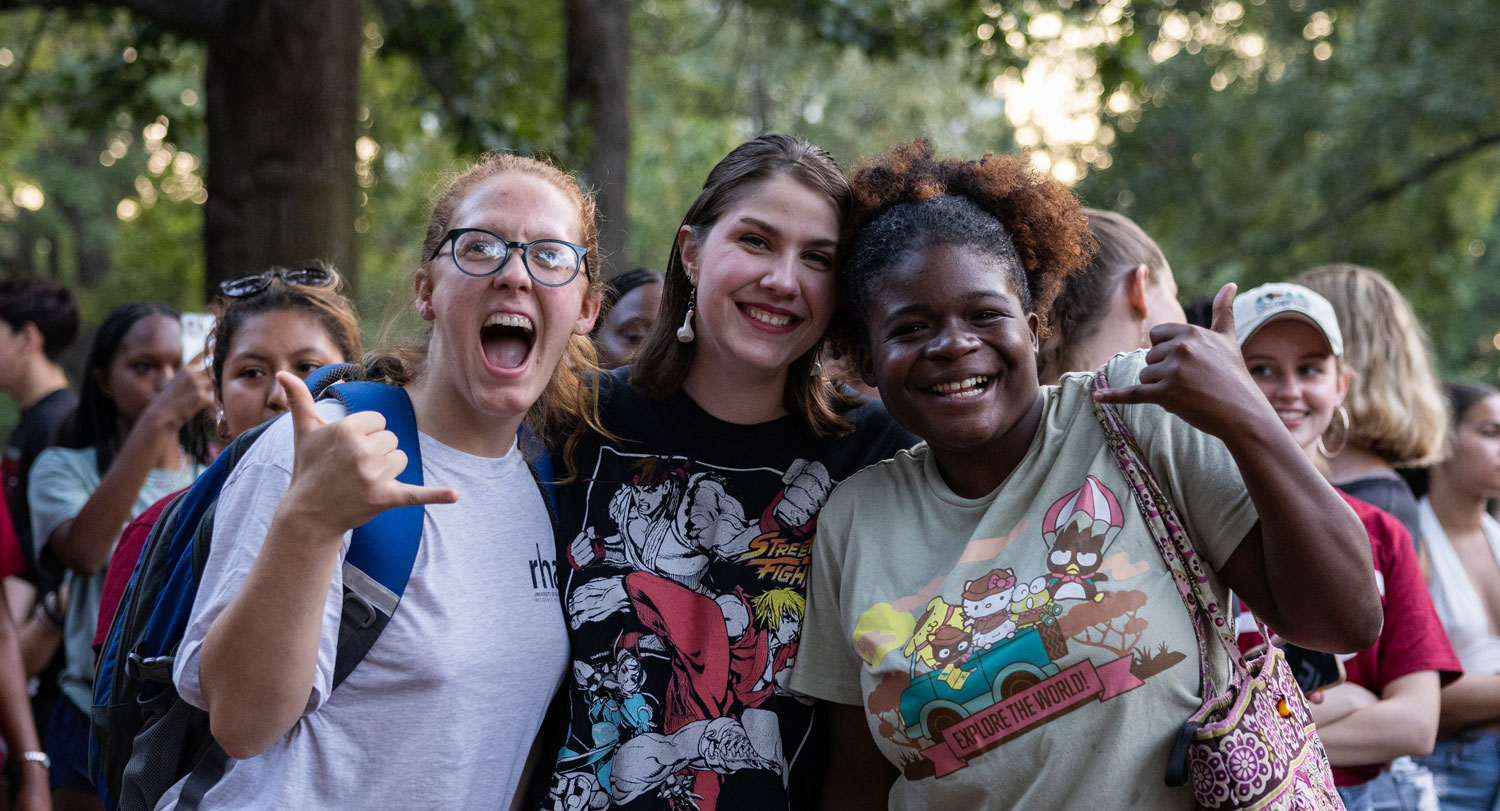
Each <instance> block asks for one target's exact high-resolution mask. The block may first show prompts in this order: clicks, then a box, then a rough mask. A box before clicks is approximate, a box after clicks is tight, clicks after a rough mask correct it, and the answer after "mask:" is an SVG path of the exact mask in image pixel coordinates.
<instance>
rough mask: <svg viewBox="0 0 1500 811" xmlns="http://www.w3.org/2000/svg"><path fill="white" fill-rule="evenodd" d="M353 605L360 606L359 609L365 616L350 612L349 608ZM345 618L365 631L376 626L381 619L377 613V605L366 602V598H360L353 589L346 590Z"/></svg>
mask: <svg viewBox="0 0 1500 811" xmlns="http://www.w3.org/2000/svg"><path fill="white" fill-rule="evenodd" d="M351 605H354V606H358V607H359V608H361V609H363V610H364V616H363V617H361V616H360V614H359V612H357V611H350V610H349V607H350V606H351ZM344 618H345V619H346V620H347V621H348V622H349V624H351V625H353V626H354V627H355V628H358V629H359V630H364V629H366V628H369V627H370V626H372V625H374V624H375V621H376V620H377V619H379V618H380V612H379V611H376V610H375V605H374V604H373V603H371V602H370V601H369V600H366V599H365V598H364V597H362V596H360V595H359V593H358V592H355V591H354V590H352V589H345V590H344Z"/></svg>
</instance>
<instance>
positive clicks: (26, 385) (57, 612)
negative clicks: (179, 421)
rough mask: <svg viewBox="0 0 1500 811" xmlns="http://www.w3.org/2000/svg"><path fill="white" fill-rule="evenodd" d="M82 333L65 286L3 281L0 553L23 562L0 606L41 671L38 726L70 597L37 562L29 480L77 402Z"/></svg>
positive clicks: (35, 709) (26, 662)
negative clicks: (4, 425)
mask: <svg viewBox="0 0 1500 811" xmlns="http://www.w3.org/2000/svg"><path fill="white" fill-rule="evenodd" d="M77 338H78V304H77V302H75V301H74V299H73V294H72V293H71V292H69V291H68V289H67V288H66V287H63V286H62V285H59V284H57V283H56V282H53V281H51V280H48V279H42V278H39V277H35V276H21V277H15V278H10V279H6V280H4V281H0V392H4V393H5V395H6V396H7V397H9V398H10V399H11V400H12V401H14V402H15V404H16V406H17V407H18V408H19V409H20V412H21V413H20V417H19V419H18V420H17V421H16V426H15V428H14V429H13V430H12V431H11V433H10V436H9V437H8V438H7V439H6V442H5V450H4V453H3V457H0V477H3V486H0V490H3V491H4V498H5V502H6V505H7V506H8V507H9V510H10V517H11V522H12V524H13V526H14V529H15V537H16V543H15V545H13V546H9V547H0V558H4V557H7V556H9V557H10V558H11V560H12V562H13V565H12V568H16V562H17V561H18V562H19V568H18V569H17V571H16V574H15V575H14V576H7V577H4V578H3V579H0V584H3V589H4V591H3V596H4V598H5V600H4V602H3V603H0V605H4V606H6V607H8V609H9V613H10V614H11V616H12V617H14V618H15V620H16V625H15V629H16V636H15V637H14V638H15V640H16V643H17V644H18V645H19V648H20V656H21V660H22V663H23V667H24V669H25V673H26V675H27V676H36V677H39V679H38V681H37V682H36V695H35V697H34V698H33V699H32V701H31V707H32V714H33V718H35V719H37V721H38V724H39V725H40V723H41V722H42V721H44V720H45V719H46V718H48V717H49V716H50V715H51V712H52V705H53V704H54V703H55V702H56V701H57V699H58V695H59V693H58V689H57V676H58V674H59V673H60V672H61V671H62V657H61V656H59V655H57V654H58V645H59V643H60V642H61V641H62V625H61V623H60V622H59V618H60V617H61V616H62V611H63V609H64V608H66V602H67V601H66V595H65V594H63V593H60V592H59V591H58V586H59V581H58V578H57V577H56V575H55V573H56V572H57V571H58V568H57V566H56V563H55V561H49V563H48V565H45V566H38V565H37V560H36V553H35V547H34V546H33V544H32V540H31V509H30V507H29V506H28V505H27V503H26V483H27V481H28V479H29V477H30V474H31V466H32V464H33V463H34V462H35V461H36V457H37V455H38V454H40V453H41V452H42V451H43V450H44V449H45V448H47V447H48V446H50V445H51V444H52V443H53V442H54V440H55V439H56V438H57V429H58V427H59V426H60V425H62V422H63V420H64V419H65V418H66V417H67V416H68V414H70V413H72V412H73V409H74V408H76V407H77V406H78V395H77V394H76V393H74V392H73V390H72V389H70V388H68V379H67V375H65V374H64V372H63V368H62V363H61V359H62V354H63V353H64V352H65V351H67V350H68V348H69V347H71V346H72V345H73V343H74V341H75V340H76V339H77ZM7 549H8V550H9V551H7ZM0 644H3V643H0Z"/></svg>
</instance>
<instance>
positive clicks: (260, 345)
mask: <svg viewBox="0 0 1500 811" xmlns="http://www.w3.org/2000/svg"><path fill="white" fill-rule="evenodd" d="M339 284H340V279H339V275H338V272H337V271H335V270H333V269H332V268H296V269H291V270H285V269H281V268H277V269H274V270H272V271H271V272H269V273H257V274H255V275H253V276H245V277H242V278H239V279H231V280H230V281H227V282H224V283H223V284H220V285H219V291H220V293H221V295H220V297H219V299H218V301H216V302H214V306H213V308H212V309H213V312H214V315H215V316H216V318H215V320H214V331H213V336H212V342H211V343H212V345H211V348H210V360H209V364H208V366H209V369H210V371H211V372H212V375H213V391H214V406H215V414H216V419H215V435H214V438H215V440H216V441H218V442H221V443H224V444H226V445H227V444H228V443H230V442H233V441H234V439H235V437H237V436H239V435H240V434H242V433H244V432H245V431H248V430H250V429H251V428H254V427H255V426H257V425H259V424H261V423H263V422H265V421H266V420H269V419H274V418H275V417H277V416H280V415H281V414H284V413H286V410H287V400H286V392H285V391H284V390H283V389H282V388H281V385H280V384H279V383H277V382H276V373H277V372H291V373H292V374H294V375H296V376H297V377H300V378H305V377H307V376H308V375H309V374H311V373H312V372H313V370H314V369H317V368H318V367H320V366H326V365H328V364H330V363H343V362H348V361H355V360H358V359H359V352H360V331H359V315H358V314H357V313H355V312H354V305H353V304H352V303H351V302H350V301H349V299H347V298H345V297H344V296H343V294H342V293H340V292H339V289H338V288H339ZM176 495H177V493H172V494H171V495H169V496H167V497H165V498H163V499H161V500H160V501H158V502H156V503H155V504H153V505H151V507H150V509H148V510H146V511H145V512H143V513H141V514H140V515H139V516H137V517H136V519H135V520H134V521H132V522H130V525H129V526H127V527H126V528H125V531H124V532H123V533H121V535H120V541H119V542H118V543H116V544H115V551H114V553H113V554H112V555H111V557H110V559H109V574H108V575H107V576H106V577H105V580H104V592H103V595H102V597H101V598H100V601H99V623H98V626H99V627H98V630H97V632H96V633H95V635H94V649H95V650H98V649H99V646H101V645H103V644H104V637H105V636H106V635H107V634H108V633H109V626H110V623H111V622H112V621H113V620H114V617H115V611H116V609H117V608H118V607H119V605H120V598H121V597H122V596H123V595H124V593H125V586H126V585H127V584H129V583H130V576H131V574H132V573H133V572H134V571H135V563H136V559H137V558H139V557H140V556H141V548H142V547H143V546H144V545H145V543H146V538H147V536H149V535H150V534H151V527H152V526H153V525H154V524H155V523H156V519H157V518H160V517H161V513H162V510H164V509H166V507H167V504H169V503H170V502H171V501H172V499H173V498H175V497H176Z"/></svg>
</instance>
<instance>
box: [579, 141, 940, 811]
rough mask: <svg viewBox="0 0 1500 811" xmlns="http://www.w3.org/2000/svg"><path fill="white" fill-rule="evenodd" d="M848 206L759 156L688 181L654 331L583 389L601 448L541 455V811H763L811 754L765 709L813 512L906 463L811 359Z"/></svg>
mask: <svg viewBox="0 0 1500 811" xmlns="http://www.w3.org/2000/svg"><path fill="white" fill-rule="evenodd" d="M849 208H850V197H849V187H848V184H847V183H846V181H845V180H844V176H843V174H842V173H840V171H839V169H838V167H837V166H835V165H834V162H833V160H832V159H831V158H830V157H829V156H828V154H827V153H826V152H824V151H823V150H821V149H819V148H817V147H815V146H813V145H811V144H809V143H807V142H806V141H803V140H801V139H798V138H795V137H792V136H786V135H767V136H764V137H761V138H757V139H755V140H753V141H749V142H747V143H745V144H742V145H741V146H739V147H738V148H736V149H735V150H734V151H733V152H731V153H730V154H729V155H728V156H727V157H725V158H724V159H723V160H722V161H720V162H719V164H718V165H717V166H716V167H714V169H713V171H712V172H710V173H709V175H708V180H707V181H706V182H705V183H704V186H703V191H702V193H701V194H700V195H699V196H698V198H697V200H695V201H694V202H693V204H692V206H691V207H690V208H689V209H688V212H687V216H686V217H684V219H683V223H682V227H681V228H680V229H679V230H678V232H677V238H676V241H675V243H674V244H673V246H672V251H671V256H670V259H669V263H668V266H667V272H666V278H665V285H664V288H663V290H662V310H661V316H660V318H659V319H658V320H657V322H656V323H655V325H654V326H653V327H652V329H651V332H650V333H649V334H648V336H647V337H646V340H645V343H644V344H643V346H642V347H641V349H640V352H639V353H638V354H637V355H636V357H635V360H634V362H633V365H632V366H631V367H630V368H629V369H620V370H617V371H615V372H612V373H610V374H609V375H607V376H605V377H603V378H602V381H603V382H602V385H601V392H600V398H601V416H602V428H603V430H601V429H597V428H596V429H591V430H585V431H580V432H578V433H577V434H575V435H573V436H571V437H569V439H568V441H567V442H565V443H564V444H562V445H561V446H558V447H557V453H558V461H559V462H560V464H559V465H558V467H559V469H560V470H561V471H563V472H564V473H566V474H568V476H569V478H568V480H567V483H566V484H565V485H564V486H562V487H561V488H560V489H559V490H558V506H559V509H558V512H559V521H560V529H559V535H558V537H559V540H560V544H559V549H558V557H559V562H561V561H562V560H566V561H567V564H568V566H567V569H566V570H565V571H564V573H563V574H562V575H561V577H560V578H559V579H560V581H561V585H562V589H563V598H564V602H565V610H566V611H567V614H568V621H569V627H570V631H571V633H570V640H571V642H572V646H573V661H572V666H571V668H570V671H569V673H570V676H571V678H569V679H568V681H567V683H566V685H565V688H564V689H565V690H566V697H567V701H568V707H569V717H568V719H567V723H566V728H565V729H562V730H560V732H561V733H562V734H563V736H564V738H565V740H564V741H563V744H562V748H561V751H560V753H559V754H558V757H557V759H556V761H555V762H554V763H553V764H552V765H553V769H554V772H553V777H552V781H551V792H552V800H553V802H555V803H558V804H566V807H570V808H573V807H576V808H595V809H598V808H606V807H610V806H612V805H625V804H630V807H631V808H638V807H644V808H688V807H693V808H697V809H700V811H711V810H712V809H721V810H722V809H736V808H745V809H764V808H785V807H787V806H788V804H789V803H790V804H795V802H793V800H792V798H794V797H802V798H804V799H805V798H810V797H812V796H814V791H813V788H812V784H811V783H810V780H811V779H812V778H813V777H814V775H813V774H812V773H811V772H812V770H811V769H810V768H809V767H808V763H809V762H810V761H813V760H816V759H817V757H816V755H817V752H816V751H815V750H816V748H817V747H818V745H819V742H820V740H821V739H816V738H815V736H814V735H813V726H812V717H813V708H812V705H811V702H810V701H808V700H806V699H804V698H801V697H799V696H794V695H792V694H791V693H789V692H787V690H786V689H785V683H786V679H787V677H788V675H789V673H790V669H791V666H792V663H793V662H794V661H795V660H796V657H797V646H798V642H797V640H798V636H799V632H800V628H801V621H802V613H803V606H804V604H805V600H804V588H805V585H806V574H807V563H808V560H809V553H810V549H811V547H812V543H813V537H814V535H815V532H816V527H817V516H818V511H819V510H820V509H821V508H822V505H823V501H824V499H825V498H826V497H827V496H828V492H829V490H831V489H832V487H833V485H834V484H835V483H837V482H838V481H839V480H840V479H842V478H844V477H845V476H848V475H849V474H851V473H853V472H854V471H856V470H858V469H860V468H861V467H863V466H865V465H867V464H869V463H871V462H873V461H876V460H878V459H882V458H885V457H887V456H890V455H891V454H892V453H894V452H895V451H896V450H897V449H899V448H903V447H906V446H908V445H910V444H911V439H910V437H909V436H908V435H906V434H905V432H903V431H901V430H899V429H898V428H896V427H895V426H894V424H893V423H892V422H891V420H890V419H889V418H888V417H886V415H885V413H884V411H883V410H881V409H880V407H879V406H878V404H872V405H864V404H862V402H861V401H860V399H859V398H857V397H854V396H851V395H849V394H847V393H845V392H843V391H840V390H839V389H837V388H835V386H834V385H833V384H831V383H830V382H829V381H828V380H827V379H826V378H825V377H823V376H822V375H821V374H820V373H819V367H818V364H817V361H818V358H819V356H820V354H821V353H822V351H823V346H824V334H825V332H826V331H827V328H828V324H829V321H830V319H831V318H832V316H833V303H834V289H835V286H836V282H837V277H838V268H839V266H840V260H841V251H842V250H843V242H842V237H841V234H842V232H843V227H844V224H845V220H846V218H847V216H848V212H849Z"/></svg>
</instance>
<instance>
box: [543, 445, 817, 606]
mask: <svg viewBox="0 0 1500 811" xmlns="http://www.w3.org/2000/svg"><path fill="white" fill-rule="evenodd" d="M686 464H687V463H686V461H685V460H682V459H663V458H660V457H648V458H646V459H642V460H641V461H640V462H638V463H636V465H635V474H634V476H633V477H632V479H631V481H630V483H628V484H625V485H623V486H621V487H620V488H619V489H618V490H616V491H615V493H614V495H613V496H611V497H610V500H609V517H610V519H611V520H613V521H614V522H615V526H616V527H618V532H617V533H616V534H614V535H609V536H606V537H599V536H598V535H597V534H596V532H595V530H594V527H592V526H587V527H584V529H583V531H581V532H579V533H578V535H577V536H576V537H575V538H574V539H573V542H572V544H570V546H569V550H568V551H569V557H570V558H571V559H572V564H573V568H574V569H583V568H585V567H588V566H590V565H593V564H594V563H596V562H599V561H601V560H602V561H603V562H604V563H608V564H611V565H616V566H628V567H631V568H634V569H637V570H640V571H645V572H654V573H656V574H659V575H661V576H662V577H665V578H668V579H670V580H673V581H676V582H677V583H680V584H682V585H684V586H686V587H688V588H690V589H693V590H695V591H697V590H701V588H702V585H703V577H704V575H705V573H707V571H708V567H709V564H710V563H711V562H712V561H713V560H714V559H716V558H717V559H720V560H733V559H736V558H738V557H740V556H741V555H744V554H745V552H746V551H747V550H749V549H750V548H751V545H752V543H753V542H755V541H756V540H757V539H761V540H765V539H767V538H768V537H771V538H786V539H794V538H806V537H810V536H811V535H812V534H813V533H814V532H815V530H816V524H817V514H818V510H820V509H822V507H823V502H825V501H827V500H828V493H829V492H830V491H831V490H833V480H832V478H831V477H830V476H829V474H828V468H827V467H824V465H823V463H822V462H809V461H807V460H805V459H799V460H797V461H796V462H793V463H792V464H791V466H789V467H788V468H787V469H786V472H785V473H783V474H782V477H781V481H782V484H783V485H785V486H784V487H783V489H782V490H781V492H780V493H778V494H777V495H776V497H775V498H773V499H772V500H771V503H770V504H769V505H767V507H766V509H765V511H764V512H763V513H762V514H761V515H760V516H758V517H757V518H756V520H751V519H750V518H749V517H748V516H746V515H745V508H744V505H742V504H741V503H740V501H739V500H738V499H736V498H734V497H733V496H731V495H730V494H729V492H728V490H726V489H725V480H724V478H723V477H722V476H720V475H719V474H717V473H714V472H711V471H710V472H702V473H691V474H690V473H688V472H687V469H686Z"/></svg>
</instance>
